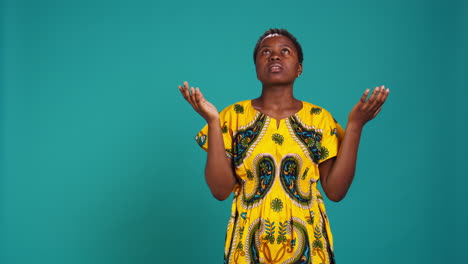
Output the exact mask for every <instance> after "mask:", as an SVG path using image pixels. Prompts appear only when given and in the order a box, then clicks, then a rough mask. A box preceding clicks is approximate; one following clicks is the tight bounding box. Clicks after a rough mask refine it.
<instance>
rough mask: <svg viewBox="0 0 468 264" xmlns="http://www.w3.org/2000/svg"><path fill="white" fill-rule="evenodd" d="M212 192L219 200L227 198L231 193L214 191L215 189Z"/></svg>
mask: <svg viewBox="0 0 468 264" xmlns="http://www.w3.org/2000/svg"><path fill="white" fill-rule="evenodd" d="M211 194H212V195H213V197H214V198H215V199H216V200H218V201H224V200H226V199H227V198H228V197H229V195H230V193H222V192H214V191H211Z"/></svg>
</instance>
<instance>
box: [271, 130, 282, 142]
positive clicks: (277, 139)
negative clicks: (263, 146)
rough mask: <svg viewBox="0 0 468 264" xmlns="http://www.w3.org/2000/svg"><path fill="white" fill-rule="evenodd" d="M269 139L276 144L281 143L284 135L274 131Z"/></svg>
mask: <svg viewBox="0 0 468 264" xmlns="http://www.w3.org/2000/svg"><path fill="white" fill-rule="evenodd" d="M271 139H272V140H273V141H274V142H275V143H276V144H278V145H283V142H284V137H283V136H282V135H280V134H278V133H275V134H273V136H271Z"/></svg>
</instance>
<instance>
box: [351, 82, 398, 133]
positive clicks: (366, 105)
mask: <svg viewBox="0 0 468 264" xmlns="http://www.w3.org/2000/svg"><path fill="white" fill-rule="evenodd" d="M369 92H370V90H369V89H367V90H366V91H365V92H364V94H363V95H362V97H361V99H360V100H359V102H358V103H357V104H356V105H355V106H354V107H353V109H352V110H351V112H350V113H349V116H348V124H356V125H358V126H361V127H362V126H364V125H365V124H366V123H367V122H369V121H370V120H372V119H373V118H374V117H376V116H377V114H378V113H379V112H380V110H382V106H383V104H384V103H385V100H387V97H388V94H389V92H390V90H389V89H385V86H384V85H382V86H380V87H375V89H374V91H373V92H372V94H371V96H370V97H369V99H367V100H366V98H367V95H368V94H369Z"/></svg>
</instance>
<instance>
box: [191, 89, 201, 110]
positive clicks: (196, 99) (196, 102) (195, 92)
mask: <svg viewBox="0 0 468 264" xmlns="http://www.w3.org/2000/svg"><path fill="white" fill-rule="evenodd" d="M191 89H192V100H193V103H194V104H195V106H196V108H197V109H200V102H199V100H198V98H197V97H198V90H199V89H198V87H197V88H194V87H192V88H191Z"/></svg>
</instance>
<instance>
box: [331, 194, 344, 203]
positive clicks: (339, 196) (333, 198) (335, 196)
mask: <svg viewBox="0 0 468 264" xmlns="http://www.w3.org/2000/svg"><path fill="white" fill-rule="evenodd" d="M345 196H346V193H343V194H336V193H335V194H327V197H328V199H330V200H331V201H333V202H336V203H337V202H339V201H341V200H343V199H344V198H345Z"/></svg>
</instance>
